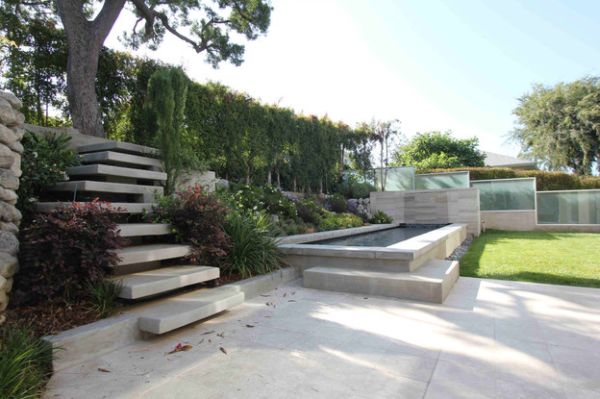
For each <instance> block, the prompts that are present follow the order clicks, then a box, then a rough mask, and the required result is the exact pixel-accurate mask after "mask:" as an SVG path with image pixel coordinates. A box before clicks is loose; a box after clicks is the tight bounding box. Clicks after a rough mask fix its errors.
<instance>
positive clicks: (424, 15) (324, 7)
mask: <svg viewBox="0 0 600 399" xmlns="http://www.w3.org/2000/svg"><path fill="white" fill-rule="evenodd" d="M272 5H273V8H274V9H273V13H272V21H271V26H270V28H269V31H268V32H267V35H266V36H261V37H260V38H259V39H257V40H255V41H252V42H249V43H247V45H246V54H245V57H244V58H245V62H244V64H243V65H242V66H240V67H235V66H233V65H231V64H226V63H223V64H221V66H220V67H219V68H218V69H213V68H212V67H211V66H210V65H208V64H207V63H206V62H205V61H204V57H203V56H202V55H198V54H196V53H195V52H194V51H193V50H192V49H191V48H189V47H188V46H187V45H186V44H184V43H182V42H180V41H178V40H177V39H175V38H173V37H168V38H167V39H166V40H165V41H164V42H163V44H162V45H161V47H160V48H159V49H158V50H157V51H150V50H144V49H142V50H139V51H138V52H137V53H138V54H139V55H147V56H149V57H152V58H157V59H160V60H163V61H165V62H169V63H171V64H176V65H180V66H182V67H183V68H184V69H185V70H186V72H187V73H188V75H189V76H190V77H192V78H193V79H194V80H196V81H198V82H206V81H218V82H221V83H223V84H225V85H227V86H229V87H231V88H233V89H235V90H238V91H244V92H247V93H248V94H250V95H252V96H253V97H255V98H258V99H260V100H262V101H264V102H266V103H278V104H280V105H282V106H286V107H290V108H292V109H294V110H295V111H297V112H301V113H304V114H315V115H320V116H322V115H328V116H329V117H330V118H331V119H333V120H340V121H343V122H346V123H348V124H350V125H354V124H355V123H358V122H362V121H370V120H371V119H373V118H375V119H378V120H388V119H399V120H400V121H401V130H402V133H403V134H404V135H405V136H406V137H411V136H412V135H414V134H415V133H416V132H425V131H429V130H442V131H445V130H451V131H452V132H453V134H454V135H455V136H457V137H461V138H467V137H473V136H477V137H478V138H479V141H480V147H481V149H483V150H487V151H492V152H499V153H503V154H506V155H517V154H518V152H519V146H518V144H517V143H514V142H511V141H510V139H509V134H510V132H511V131H512V130H513V129H514V127H515V123H516V118H515V117H514V115H513V114H512V111H513V109H514V108H515V107H516V106H517V105H518V99H519V97H521V96H522V95H524V94H525V93H527V92H528V91H529V90H530V89H531V87H532V85H533V84H534V83H541V84H545V85H551V84H555V83H558V82H561V81H572V80H575V79H578V78H581V77H584V76H587V75H600V45H599V44H598V43H599V42H598V38H599V37H600V24H598V23H597V18H598V15H600V1H594V0H588V1H585V0H583V1H581V0H565V1H557V0H529V1H524V0H502V1H496V0H488V1H483V0H482V1H478V0H454V1H444V0H411V1H408V0H406V1H403V0H272ZM132 26H133V17H132V15H131V14H129V13H127V12H124V13H123V14H122V15H121V16H120V17H119V20H118V21H117V23H116V25H115V27H114V29H113V30H112V32H111V35H110V36H109V38H108V39H107V42H106V45H107V46H108V47H110V48H115V49H125V47H124V46H123V45H122V44H121V42H120V40H119V36H120V34H121V33H122V32H123V31H124V30H129V29H131V27H132Z"/></svg>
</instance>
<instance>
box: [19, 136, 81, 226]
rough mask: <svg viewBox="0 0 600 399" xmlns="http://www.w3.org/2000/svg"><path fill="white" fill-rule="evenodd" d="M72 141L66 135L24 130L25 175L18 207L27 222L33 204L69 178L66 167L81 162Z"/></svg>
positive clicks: (23, 157)
mask: <svg viewBox="0 0 600 399" xmlns="http://www.w3.org/2000/svg"><path fill="white" fill-rule="evenodd" d="M70 140H71V138H70V137H69V136H67V135H66V134H61V135H48V136H45V137H38V136H36V135H34V134H32V133H25V135H24V136H23V141H22V144H23V147H24V148H25V149H24V151H23V156H22V158H21V170H22V171H23V174H22V175H21V177H20V183H19V189H18V190H17V194H18V196H19V198H18V199H17V208H19V210H20V211H21V212H22V213H23V218H24V222H26V221H28V220H30V219H31V217H32V213H33V206H34V203H35V201H37V200H39V197H40V194H42V193H43V190H45V189H47V188H48V187H50V186H53V185H54V184H56V183H57V182H59V181H63V180H67V178H68V177H67V175H66V173H65V170H66V169H67V168H69V167H71V166H75V165H78V164H79V158H78V157H77V154H75V152H74V151H73V150H71V149H70V148H69V141H70Z"/></svg>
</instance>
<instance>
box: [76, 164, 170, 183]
mask: <svg viewBox="0 0 600 399" xmlns="http://www.w3.org/2000/svg"><path fill="white" fill-rule="evenodd" d="M67 174H68V175H69V176H70V177H74V176H110V177H126V178H130V179H143V180H156V181H166V180H167V174H166V173H164V172H156V171H153V170H147V169H135V168H126V167H123V166H114V165H105V164H101V163H98V164H91V165H79V166H73V167H71V168H68V169H67Z"/></svg>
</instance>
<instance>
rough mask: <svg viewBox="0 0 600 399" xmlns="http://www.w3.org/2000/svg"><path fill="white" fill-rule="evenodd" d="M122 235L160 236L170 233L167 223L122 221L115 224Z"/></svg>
mask: <svg viewBox="0 0 600 399" xmlns="http://www.w3.org/2000/svg"><path fill="white" fill-rule="evenodd" d="M117 227H118V229H119V230H120V235H121V236H122V237H142V236H162V235H166V234H171V226H170V225H169V224H168V223H122V224H118V225H117Z"/></svg>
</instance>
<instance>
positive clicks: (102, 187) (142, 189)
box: [50, 180, 163, 195]
mask: <svg viewBox="0 0 600 399" xmlns="http://www.w3.org/2000/svg"><path fill="white" fill-rule="evenodd" d="M50 190H52V191H68V192H76V191H77V192H97V193H113V194H152V193H154V194H156V195H162V194H163V188H162V187H161V186H143V185H140V184H126V183H112V182H104V181H93V180H81V181H63V182H60V183H56V184H55V185H54V186H52V187H51V188H50Z"/></svg>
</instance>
